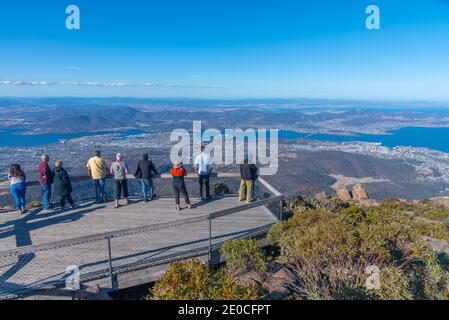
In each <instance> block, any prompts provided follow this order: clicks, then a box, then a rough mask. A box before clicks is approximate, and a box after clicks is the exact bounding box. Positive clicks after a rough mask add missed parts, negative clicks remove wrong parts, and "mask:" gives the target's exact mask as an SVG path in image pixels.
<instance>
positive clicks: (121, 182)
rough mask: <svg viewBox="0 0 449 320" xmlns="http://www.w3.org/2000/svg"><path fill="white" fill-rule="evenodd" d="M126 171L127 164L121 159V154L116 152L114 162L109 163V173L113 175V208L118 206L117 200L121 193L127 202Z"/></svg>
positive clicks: (127, 202)
mask: <svg viewBox="0 0 449 320" xmlns="http://www.w3.org/2000/svg"><path fill="white" fill-rule="evenodd" d="M128 173H129V170H128V165H127V164H126V162H124V161H123V159H122V155H121V154H120V153H117V155H116V156H115V162H113V163H112V165H111V174H112V175H114V193H115V208H119V206H120V204H119V200H120V198H121V196H122V194H123V198H124V199H125V200H126V204H127V205H128V204H129V199H128V196H129V194H128V180H127V179H126V175H127V174H128Z"/></svg>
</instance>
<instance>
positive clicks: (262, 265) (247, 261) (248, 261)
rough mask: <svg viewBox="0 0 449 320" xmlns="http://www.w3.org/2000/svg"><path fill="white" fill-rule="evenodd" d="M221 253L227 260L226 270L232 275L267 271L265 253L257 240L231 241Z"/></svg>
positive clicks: (225, 244)
mask: <svg viewBox="0 0 449 320" xmlns="http://www.w3.org/2000/svg"><path fill="white" fill-rule="evenodd" d="M221 253H222V254H223V256H224V258H225V260H226V268H227V270H228V271H229V272H230V273H236V272H246V271H249V270H255V271H257V272H265V271H267V261H266V258H265V253H264V252H263V250H262V248H261V247H260V244H259V242H258V241H257V240H255V239H249V240H245V239H242V240H231V241H228V242H225V243H224V245H223V247H222V248H221Z"/></svg>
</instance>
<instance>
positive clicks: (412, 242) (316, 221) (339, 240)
mask: <svg viewBox="0 0 449 320" xmlns="http://www.w3.org/2000/svg"><path fill="white" fill-rule="evenodd" d="M440 226H441V227H443V226H442V225H440ZM421 231H422V230H420V229H419V228H417V227H416V221H415V220H414V219H413V217H412V216H411V215H410V214H408V213H407V212H406V210H403V209H402V208H400V207H398V205H397V204H396V203H395V204H391V203H387V204H383V205H381V206H379V207H372V208H365V209H361V208H358V207H356V206H355V205H352V206H350V207H348V208H342V209H340V210H338V211H331V210H326V209H307V210H304V211H298V212H297V213H296V214H295V215H294V216H293V217H292V218H291V219H289V220H288V221H283V222H279V223H278V224H276V225H275V226H274V227H273V228H272V230H271V231H270V232H269V235H268V240H269V242H270V243H271V244H272V245H275V246H278V247H280V249H281V252H282V254H281V256H280V259H281V261H282V262H283V263H284V264H285V267H286V269H287V270H288V274H289V278H290V279H289V281H288V286H289V289H290V290H291V291H292V293H293V294H294V295H295V296H296V298H298V299H409V298H410V299H442V298H444V295H445V293H446V289H445V286H446V284H447V280H448V279H447V273H446V271H445V270H444V269H443V266H441V265H440V263H439V260H438V258H437V255H436V254H435V252H434V251H433V250H432V249H431V248H430V247H429V245H428V244H427V243H426V242H424V240H423V239H422V232H421ZM371 265H376V266H378V267H379V268H380V270H381V273H380V276H381V279H380V281H381V284H382V285H381V287H380V288H377V289H373V290H369V289H368V288H367V286H366V280H367V277H368V274H367V273H366V270H367V267H368V266H371ZM392 284H398V285H399V286H398V287H396V288H395V289H392V288H389V287H390V286H391V285H392Z"/></svg>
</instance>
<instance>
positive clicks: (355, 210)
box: [340, 204, 366, 223]
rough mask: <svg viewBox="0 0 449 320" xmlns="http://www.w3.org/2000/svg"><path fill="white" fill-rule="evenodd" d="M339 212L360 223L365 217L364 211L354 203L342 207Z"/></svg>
mask: <svg viewBox="0 0 449 320" xmlns="http://www.w3.org/2000/svg"><path fill="white" fill-rule="evenodd" d="M340 213H341V214H343V215H344V216H346V217H347V218H348V219H349V220H350V221H352V222H353V223H360V222H362V221H363V220H364V219H365V218H366V213H365V211H364V210H363V209H361V208H359V207H358V206H356V205H355V204H351V205H350V206H349V207H347V208H342V209H341V210H340Z"/></svg>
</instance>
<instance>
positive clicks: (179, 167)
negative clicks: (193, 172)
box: [170, 162, 193, 211]
mask: <svg viewBox="0 0 449 320" xmlns="http://www.w3.org/2000/svg"><path fill="white" fill-rule="evenodd" d="M170 174H171V175H172V176H173V190H174V191H175V200H176V210H177V211H179V210H181V207H180V204H181V201H180V197H179V196H180V193H182V195H183V196H184V200H185V202H186V204H187V207H188V208H189V209H192V208H193V207H192V204H191V203H190V199H189V194H188V193H187V188H186V183H185V180H184V177H185V176H187V171H186V169H185V168H184V166H183V164H182V162H177V163H175V164H174V165H173V168H172V169H171V170H170Z"/></svg>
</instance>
